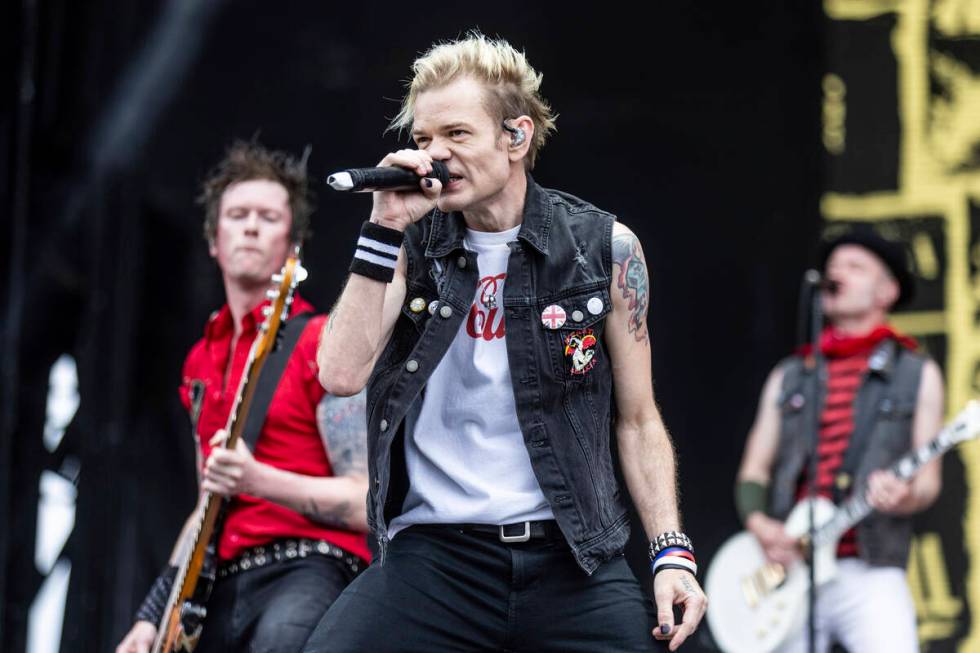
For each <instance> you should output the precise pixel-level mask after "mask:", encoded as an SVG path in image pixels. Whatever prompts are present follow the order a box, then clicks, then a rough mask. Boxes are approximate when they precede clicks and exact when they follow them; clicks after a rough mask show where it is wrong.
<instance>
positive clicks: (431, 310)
mask: <svg viewBox="0 0 980 653" xmlns="http://www.w3.org/2000/svg"><path fill="white" fill-rule="evenodd" d="M437 308H439V300H438V299H433V300H432V301H431V302H429V315H435V314H436V309H437Z"/></svg>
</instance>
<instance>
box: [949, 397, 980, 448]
mask: <svg viewBox="0 0 980 653" xmlns="http://www.w3.org/2000/svg"><path fill="white" fill-rule="evenodd" d="M978 436H980V401H978V400H976V399H974V400H972V401H969V402H967V404H966V407H965V408H963V410H961V411H960V412H959V414H957V415H956V417H955V418H954V419H953V420H952V421H951V422H949V424H947V425H946V428H944V429H943V432H942V433H941V434H940V437H942V438H943V439H944V440H945V442H946V443H948V444H950V445H954V444H959V443H960V442H966V441H967V440H973V439H974V438H976V437H978Z"/></svg>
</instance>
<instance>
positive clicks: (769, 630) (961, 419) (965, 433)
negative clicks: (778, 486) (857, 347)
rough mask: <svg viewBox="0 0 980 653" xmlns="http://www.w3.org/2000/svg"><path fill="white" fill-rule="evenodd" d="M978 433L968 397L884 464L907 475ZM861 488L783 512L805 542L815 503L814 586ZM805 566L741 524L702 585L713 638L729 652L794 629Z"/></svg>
mask: <svg viewBox="0 0 980 653" xmlns="http://www.w3.org/2000/svg"><path fill="white" fill-rule="evenodd" d="M978 436H980V401H971V402H969V403H968V404H967V405H966V408H964V409H963V410H962V411H961V412H960V414H959V415H957V416H956V418H955V419H953V420H952V421H951V422H949V423H948V424H947V425H946V426H945V427H944V428H943V429H942V431H940V432H939V435H937V436H936V438H935V439H934V440H933V441H932V442H929V443H928V444H925V445H923V446H921V447H919V448H918V449H916V450H914V451H912V452H910V453H908V454H906V455H905V456H904V457H903V458H902V459H901V460H899V461H898V462H897V463H895V464H894V465H892V466H891V467H890V468H889V469H890V470H891V471H892V472H893V473H894V474H895V475H896V476H897V477H898V478H900V479H902V480H908V479H910V478H912V476H914V475H915V473H916V472H917V471H918V470H919V468H921V467H922V466H923V465H925V464H926V463H927V462H929V461H931V460H933V459H934V458H937V457H939V456H941V455H942V454H944V453H946V451H948V450H949V449H951V448H953V447H954V446H956V445H957V444H959V443H960V442H965V441H967V440H972V439H974V438H976V437H978ZM865 494H866V492H865V491H864V488H862V489H861V490H860V491H855V492H854V494H853V495H852V496H851V498H850V499H848V500H847V501H845V502H844V503H842V504H841V505H840V506H835V505H834V504H833V503H832V502H831V501H829V500H828V499H824V498H822V497H815V498H813V499H804V500H803V501H800V502H799V503H798V504H797V505H796V507H794V508H793V511H792V512H791V513H790V515H789V517H788V518H787V519H786V525H785V528H786V533H787V534H788V535H790V536H792V537H796V538H799V540H800V542H801V547H803V546H810V544H809V543H807V542H806V540H807V538H806V535H807V531H808V528H807V526H808V520H809V516H808V515H809V505H810V502H811V501H812V503H813V514H814V524H815V525H816V528H815V535H814V540H813V542H812V547H813V548H812V551H813V561H814V571H815V573H814V578H815V582H816V584H817V586H818V587H819V586H820V585H822V584H824V583H826V582H828V581H830V580H832V579H833V578H834V576H835V575H836V573H837V543H838V541H839V540H840V538H841V536H842V535H843V534H844V533H845V532H847V531H848V530H849V529H850V528H851V527H852V526H854V525H855V524H857V523H858V522H860V521H861V520H862V519H864V518H865V517H867V516H868V515H869V514H870V513H871V512H872V510H873V509H872V508H871V506H869V505H868V502H867V501H866V500H865ZM808 583H809V570H808V567H807V565H806V564H804V563H803V562H802V561H797V562H794V563H793V564H792V565H790V566H789V567H788V568H786V567H784V566H783V565H780V564H777V563H773V562H769V561H767V560H766V557H765V554H764V553H763V550H762V547H761V546H760V545H759V542H758V541H757V540H756V538H755V536H754V535H752V533H749V532H748V531H743V532H741V533H739V534H738V535H735V536H734V537H732V538H730V539H729V540H728V541H727V542H725V544H724V545H722V547H721V548H720V549H719V550H718V553H717V554H715V557H714V560H713V561H712V563H711V568H710V569H709V570H708V574H707V578H706V582H705V590H706V592H707V595H708V596H709V597H710V598H711V603H710V605H709V607H708V624H709V626H710V627H711V632H712V634H713V635H714V638H715V641H716V643H717V644H718V646H719V647H720V648H721V650H723V651H725V652H726V653H770V652H771V651H773V650H775V649H776V648H778V647H779V646H780V645H781V644H783V643H784V642H785V641H786V640H787V638H788V637H789V636H790V635H792V634H794V633H796V632H799V631H800V630H801V629H802V628H803V627H804V624H805V622H806V618H807V613H808V605H807V588H808Z"/></svg>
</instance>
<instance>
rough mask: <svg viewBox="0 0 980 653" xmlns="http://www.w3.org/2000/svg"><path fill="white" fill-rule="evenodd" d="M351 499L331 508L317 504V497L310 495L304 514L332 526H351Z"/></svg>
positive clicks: (319, 522)
mask: <svg viewBox="0 0 980 653" xmlns="http://www.w3.org/2000/svg"><path fill="white" fill-rule="evenodd" d="M350 513H351V505H350V501H341V502H340V503H338V504H337V505H336V506H333V507H332V508H330V509H329V510H325V509H323V508H322V507H320V506H318V505H316V499H314V498H313V497H310V498H309V500H308V501H307V503H306V507H305V508H304V509H303V516H304V517H306V518H308V519H312V520H313V521H315V522H317V523H318V524H323V525H324V526H330V527H332V528H350V523H349V520H350Z"/></svg>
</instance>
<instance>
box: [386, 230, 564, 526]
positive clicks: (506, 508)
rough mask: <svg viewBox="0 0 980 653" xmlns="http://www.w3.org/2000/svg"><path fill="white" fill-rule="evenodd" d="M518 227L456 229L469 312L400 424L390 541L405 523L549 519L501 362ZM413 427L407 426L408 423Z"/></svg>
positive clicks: (503, 360)
mask: <svg viewBox="0 0 980 653" xmlns="http://www.w3.org/2000/svg"><path fill="white" fill-rule="evenodd" d="M518 231H520V226H517V227H514V228H513V229H508V230H507V231H501V232H496V233H487V232H482V231H473V230H471V229H467V230H466V237H465V238H464V240H463V244H464V246H465V247H466V249H468V250H471V251H474V252H476V254H477V265H478V268H479V270H480V282H479V285H478V286H477V291H476V298H475V300H474V302H473V306H472V307H471V308H470V312H469V315H467V317H466V319H465V320H464V321H463V323H462V324H461V325H460V328H459V332H458V333H457V334H456V338H455V339H454V340H453V342H452V344H451V345H450V346H449V350H448V351H447V352H446V355H445V356H444V357H443V359H442V360H441V361H440V362H439V365H438V366H437V367H436V369H435V371H433V373H432V376H431V377H429V381H428V383H427V384H426V388H425V395H424V398H423V400H422V407H421V410H420V412H419V414H418V416H417V418H416V419H415V420H409V422H408V427H409V428H407V429H406V433H407V434H408V435H407V437H406V438H405V462H406V465H407V466H408V477H409V490H408V494H407V496H406V498H405V505H404V512H403V513H402V514H401V515H399V516H398V517H395V518H394V519H393V520H392V522H391V525H390V527H389V531H390V535H391V537H394V536H395V534H397V533H398V532H399V531H400V530H403V529H405V528H406V527H408V526H411V525H412V524H447V523H460V522H467V523H478V524H510V523H514V522H520V521H525V520H538V519H552V518H553V514H552V512H551V507H550V506H549V505H548V502H547V500H546V499H545V498H544V494H542V492H541V487H540V486H539V485H538V480H537V478H535V476H534V471H533V470H532V468H531V459H530V458H529V457H528V454H527V449H526V447H525V445H524V436H523V435H522V434H521V427H520V425H519V424H518V421H517V409H516V407H515V405H514V389H513V386H512V383H511V378H510V365H509V363H508V361H507V341H506V333H505V325H504V283H505V281H506V277H507V260H508V258H509V257H510V248H509V247H508V246H507V243H509V242H510V241H512V240H514V239H515V238H516V237H517V233H518ZM413 426H414V428H412V427H413Z"/></svg>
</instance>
